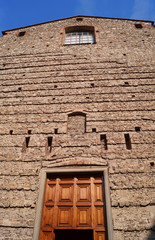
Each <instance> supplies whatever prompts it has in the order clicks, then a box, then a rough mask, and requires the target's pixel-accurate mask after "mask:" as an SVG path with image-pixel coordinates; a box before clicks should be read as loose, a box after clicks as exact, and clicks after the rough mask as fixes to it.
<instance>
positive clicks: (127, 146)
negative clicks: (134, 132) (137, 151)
mask: <svg viewBox="0 0 155 240" xmlns="http://www.w3.org/2000/svg"><path fill="white" fill-rule="evenodd" d="M124 138H125V144H126V149H132V146H131V138H130V135H129V134H128V133H126V134H124Z"/></svg>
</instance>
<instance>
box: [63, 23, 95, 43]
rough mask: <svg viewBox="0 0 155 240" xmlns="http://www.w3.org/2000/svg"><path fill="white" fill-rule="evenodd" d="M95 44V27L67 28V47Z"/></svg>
mask: <svg viewBox="0 0 155 240" xmlns="http://www.w3.org/2000/svg"><path fill="white" fill-rule="evenodd" d="M93 43H95V37H94V28H93V27H84V26H83V27H74V28H72V27H71V28H67V29H66V34H65V45H72V44H93Z"/></svg>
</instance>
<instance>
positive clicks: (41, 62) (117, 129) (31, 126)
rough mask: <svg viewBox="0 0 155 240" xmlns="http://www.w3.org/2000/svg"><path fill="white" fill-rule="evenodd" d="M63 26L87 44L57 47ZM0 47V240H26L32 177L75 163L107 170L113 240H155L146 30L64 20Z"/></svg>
mask: <svg viewBox="0 0 155 240" xmlns="http://www.w3.org/2000/svg"><path fill="white" fill-rule="evenodd" d="M70 26H72V27H75V26H93V27H94V31H95V37H96V43H95V44H82V45H64V37H65V28H66V27H70ZM0 46H1V51H0V70H1V75H0V86H1V91H0V122H1V125H0V162H1V176H0V179H1V185H0V186H1V189H0V192H1V197H0V212H1V214H0V240H31V239H32V238H33V237H32V236H33V228H34V222H35V214H36V203H37V200H38V194H39V180H40V172H41V170H42V169H45V168H58V169H59V168H60V167H61V168H62V167H63V168H65V167H68V168H72V167H74V168H75V167H76V166H77V168H79V167H84V166H86V167H87V168H93V167H100V166H106V167H108V171H109V183H110V199H111V208H112V219H113V230H114V239H115V240H151V239H152V240H153V239H155V229H154V224H155V214H154V213H155V176H154V173H155V160H154V158H153V157H154V153H155V152H154V148H153V139H154V130H155V128H154V113H153V109H154V107H155V104H154V102H153V100H154V94H153V90H154V84H155V82H154V79H155V28H154V26H153V23H152V22H150V21H136V20H127V19H111V18H99V17H85V16H83V17H72V18H68V19H60V20H57V21H52V22H48V23H43V24H38V25H33V26H29V27H25V28H21V29H13V30H9V31H5V32H3V36H2V37H0ZM125 134H126V135H125ZM125 136H127V138H128V139H126V138H125ZM125 141H126V142H125ZM129 141H130V146H128V144H129ZM151 230H152V231H151Z"/></svg>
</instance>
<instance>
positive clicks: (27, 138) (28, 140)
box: [25, 137, 30, 148]
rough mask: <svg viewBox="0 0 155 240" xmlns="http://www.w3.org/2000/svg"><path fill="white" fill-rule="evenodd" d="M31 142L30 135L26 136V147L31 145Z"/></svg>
mask: <svg viewBox="0 0 155 240" xmlns="http://www.w3.org/2000/svg"><path fill="white" fill-rule="evenodd" d="M29 142H30V137H26V138H25V145H26V148H28V147H29Z"/></svg>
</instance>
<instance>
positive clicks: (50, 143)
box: [47, 137, 53, 152]
mask: <svg viewBox="0 0 155 240" xmlns="http://www.w3.org/2000/svg"><path fill="white" fill-rule="evenodd" d="M52 140H53V138H52V137H48V138H47V144H48V152H51V150H52Z"/></svg>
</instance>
